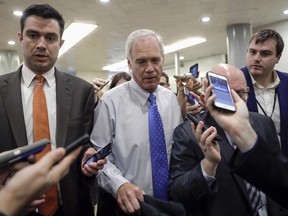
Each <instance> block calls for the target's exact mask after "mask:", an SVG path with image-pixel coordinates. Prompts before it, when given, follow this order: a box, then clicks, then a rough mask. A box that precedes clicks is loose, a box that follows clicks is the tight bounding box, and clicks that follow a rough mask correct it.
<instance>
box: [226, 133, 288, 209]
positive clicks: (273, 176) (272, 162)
mask: <svg viewBox="0 0 288 216" xmlns="http://www.w3.org/2000/svg"><path fill="white" fill-rule="evenodd" d="M230 165H231V167H232V170H233V171H235V172H236V173H237V174H238V175H240V176H241V177H243V178H244V179H246V180H247V181H249V182H251V183H252V184H253V185H255V186H257V187H258V188H259V189H260V190H262V191H263V192H265V193H266V194H267V195H269V196H270V197H271V198H272V199H274V200H275V201H276V202H278V203H279V204H280V205H282V206H283V207H284V208H286V209H288V201H287V196H288V158H286V157H284V156H283V155H282V154H281V153H279V152H278V151H275V149H273V148H271V143H268V142H266V141H265V140H264V139H263V138H262V137H260V136H259V135H258V141H257V143H256V145H255V147H254V148H252V150H251V151H250V152H249V153H246V154H244V155H243V154H241V153H240V151H237V152H235V154H234V156H233V157H232V158H231V161H230Z"/></svg>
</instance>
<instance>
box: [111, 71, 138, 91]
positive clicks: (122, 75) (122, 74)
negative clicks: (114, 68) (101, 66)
mask: <svg viewBox="0 0 288 216" xmlns="http://www.w3.org/2000/svg"><path fill="white" fill-rule="evenodd" d="M121 79H125V80H127V81H129V80H131V79H132V77H131V75H130V74H128V73H126V72H119V73H117V74H115V75H114V76H113V78H112V80H111V84H110V87H109V89H112V88H114V87H115V86H116V84H117V83H118V82H119V80H121Z"/></svg>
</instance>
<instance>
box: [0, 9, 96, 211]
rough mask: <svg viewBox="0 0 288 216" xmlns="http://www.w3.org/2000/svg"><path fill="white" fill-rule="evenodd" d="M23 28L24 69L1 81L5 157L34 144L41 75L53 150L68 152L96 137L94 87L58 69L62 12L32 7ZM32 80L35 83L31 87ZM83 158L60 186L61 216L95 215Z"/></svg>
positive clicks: (1, 148)
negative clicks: (35, 94)
mask: <svg viewBox="0 0 288 216" xmlns="http://www.w3.org/2000/svg"><path fill="white" fill-rule="evenodd" d="M20 24H21V32H19V33H18V36H19V42H20V44H21V47H22V49H23V55H24V63H23V65H22V66H21V67H20V68H19V69H18V70H17V71H16V72H13V73H8V74H6V75H3V76H1V77H0V121H1V130H0V143H1V145H0V152H3V151H6V150H9V149H14V148H17V147H19V146H24V145H27V144H31V143H32V142H33V121H31V120H30V119H33V115H32V110H31V109H32V98H33V89H34V86H35V83H36V80H35V79H34V77H35V75H42V76H44V77H45V83H44V84H43V86H44V87H43V89H44V92H45V95H46V102H47V105H48V116H49V129H50V140H51V144H52V149H53V148H56V147H59V146H61V147H65V146H67V145H68V144H69V143H70V142H72V141H74V140H76V139H77V138H79V137H80V136H82V135H83V134H84V133H90V132H91V129H92V126H93V113H94V112H93V109H94V90H93V86H92V85H91V84H89V83H88V82H86V81H84V80H82V79H80V78H77V77H75V76H72V75H69V74H65V73H62V72H59V71H58V70H57V69H56V68H55V67H54V64H55V62H56V60H57V56H58V52H59V49H60V47H61V45H62V44H63V40H62V39H61V38H62V34H63V29H64V20H63V18H62V16H61V15H60V14H59V12H58V11H56V10H55V9H54V8H52V7H51V6H49V5H46V4H44V5H41V4H36V5H31V6H29V7H28V8H27V9H26V10H25V11H24V12H23V15H22V17H21V20H20ZM29 77H30V83H28V85H26V84H27V78H29ZM45 88H46V90H45ZM47 89H48V91H47ZM51 104H52V105H51ZM51 107H52V109H51ZM49 108H50V109H49ZM50 123H51V124H50ZM82 157H83V154H82V155H80V156H79V158H78V159H77V160H75V162H74V163H73V164H72V165H71V168H70V171H69V173H68V175H67V176H66V177H65V178H64V179H63V180H62V181H61V182H60V184H59V190H58V194H59V195H60V196H59V199H60V203H59V205H60V208H59V211H58V212H57V214H56V215H65V216H79V215H85V216H92V215H94V212H93V208H92V204H91V200H90V196H89V187H88V184H87V182H86V181H85V177H84V176H83V175H82V173H81V158H82ZM95 166H96V165H95ZM31 184H33V182H31ZM59 192H60V193H59Z"/></svg>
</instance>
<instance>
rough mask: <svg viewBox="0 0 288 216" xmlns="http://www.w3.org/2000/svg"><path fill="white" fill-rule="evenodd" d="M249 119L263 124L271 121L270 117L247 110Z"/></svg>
mask: <svg viewBox="0 0 288 216" xmlns="http://www.w3.org/2000/svg"><path fill="white" fill-rule="evenodd" d="M249 119H250V121H254V122H258V123H260V122H261V124H263V122H267V123H268V122H273V121H272V119H271V118H270V117H268V116H266V115H263V114H260V113H257V112H249Z"/></svg>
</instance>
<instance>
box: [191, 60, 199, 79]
mask: <svg viewBox="0 0 288 216" xmlns="http://www.w3.org/2000/svg"><path fill="white" fill-rule="evenodd" d="M190 74H191V75H192V76H193V77H194V78H195V79H197V78H198V76H199V70H198V63H196V64H194V65H192V66H191V67H190Z"/></svg>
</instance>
